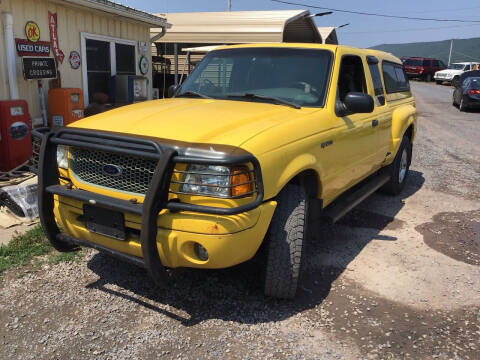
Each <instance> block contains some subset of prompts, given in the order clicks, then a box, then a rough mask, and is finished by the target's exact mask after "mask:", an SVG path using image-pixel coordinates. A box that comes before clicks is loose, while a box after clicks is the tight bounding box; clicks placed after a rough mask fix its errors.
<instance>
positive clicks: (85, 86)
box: [80, 32, 139, 107]
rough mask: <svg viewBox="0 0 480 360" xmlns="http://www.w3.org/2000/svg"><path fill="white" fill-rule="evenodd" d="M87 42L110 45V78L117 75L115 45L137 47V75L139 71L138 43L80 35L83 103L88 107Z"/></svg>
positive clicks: (84, 33)
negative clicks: (93, 41) (101, 42)
mask: <svg viewBox="0 0 480 360" xmlns="http://www.w3.org/2000/svg"><path fill="white" fill-rule="evenodd" d="M87 40H98V41H104V42H108V43H110V76H114V75H116V74H117V58H116V52H115V44H123V45H131V46H134V47H135V75H138V74H139V69H138V60H139V59H138V47H137V41H135V40H128V39H122V38H116V37H112V36H105V35H98V34H91V33H87V32H81V33H80V48H81V49H80V51H81V56H82V65H81V67H82V88H83V103H84V106H85V107H87V106H88V105H89V104H90V101H89V94H88V73H87V65H88V63H87Z"/></svg>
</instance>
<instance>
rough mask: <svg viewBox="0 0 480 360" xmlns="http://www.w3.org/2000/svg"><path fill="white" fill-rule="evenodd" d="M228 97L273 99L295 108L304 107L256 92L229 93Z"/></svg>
mask: <svg viewBox="0 0 480 360" xmlns="http://www.w3.org/2000/svg"><path fill="white" fill-rule="evenodd" d="M227 97H229V98H235V97H240V98H249V99H262V100H272V101H275V102H276V103H278V104H281V105H287V106H290V107H293V108H295V109H301V108H302V107H301V106H300V105H298V104H295V103H293V102H290V101H287V100H283V99H280V98H277V97H275V96H268V95H261V94H254V93H245V94H240V95H234V94H231V95H227Z"/></svg>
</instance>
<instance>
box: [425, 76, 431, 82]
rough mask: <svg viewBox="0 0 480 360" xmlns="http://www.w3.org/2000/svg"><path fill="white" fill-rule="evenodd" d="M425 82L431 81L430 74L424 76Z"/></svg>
mask: <svg viewBox="0 0 480 360" xmlns="http://www.w3.org/2000/svg"><path fill="white" fill-rule="evenodd" d="M425 81H426V82H430V81H432V74H427V75H425Z"/></svg>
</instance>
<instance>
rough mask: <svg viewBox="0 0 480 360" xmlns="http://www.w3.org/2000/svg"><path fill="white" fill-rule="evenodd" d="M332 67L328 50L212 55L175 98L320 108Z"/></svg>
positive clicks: (230, 51) (240, 51)
mask: <svg viewBox="0 0 480 360" xmlns="http://www.w3.org/2000/svg"><path fill="white" fill-rule="evenodd" d="M331 62H332V53H331V52H330V51H328V50H313V49H312V50H310V49H295V48H238V49H227V50H218V51H212V52H210V53H209V54H208V55H207V56H205V58H204V59H203V60H202V61H201V62H200V64H198V66H197V67H196V68H195V70H194V71H193V72H192V74H191V75H190V76H189V77H188V78H187V79H186V80H185V82H184V83H183V85H182V86H181V88H180V91H179V93H178V94H177V96H182V95H184V96H192V95H198V96H203V97H210V98H214V99H229V100H232V99H233V100H242V101H257V102H272V101H273V102H275V101H274V99H277V100H283V101H284V102H289V103H291V104H295V105H298V106H312V107H321V106H323V105H324V101H325V93H326V88H327V83H328V78H329V74H330V68H331ZM252 95H254V96H252ZM255 95H260V96H262V97H259V96H255ZM276 103H281V102H279V101H277V102H276Z"/></svg>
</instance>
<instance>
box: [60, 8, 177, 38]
mask: <svg viewBox="0 0 480 360" xmlns="http://www.w3.org/2000/svg"><path fill="white" fill-rule="evenodd" d="M53 1H54V2H56V3H63V4H65V3H66V4H70V5H75V6H80V7H85V8H89V9H95V10H98V11H103V12H105V13H108V14H112V15H116V16H122V17H124V18H127V19H130V20H134V21H137V22H141V23H144V24H145V25H148V26H149V27H156V28H160V29H161V28H163V29H165V28H169V27H170V24H169V23H168V22H167V20H166V19H165V17H162V16H159V15H153V14H149V13H147V12H144V11H140V10H136V9H134V8H131V7H128V6H125V5H121V4H117V3H115V2H113V1H109V0H53ZM160 29H159V31H158V32H161V31H160Z"/></svg>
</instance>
